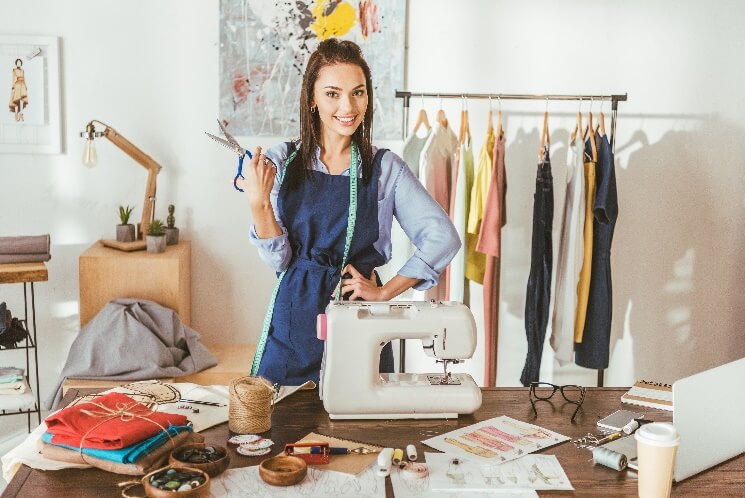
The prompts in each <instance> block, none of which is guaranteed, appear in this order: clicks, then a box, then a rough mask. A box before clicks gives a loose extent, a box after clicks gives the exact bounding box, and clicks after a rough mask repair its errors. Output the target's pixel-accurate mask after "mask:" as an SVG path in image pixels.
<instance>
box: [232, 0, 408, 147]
mask: <svg viewBox="0 0 745 498" xmlns="http://www.w3.org/2000/svg"><path fill="white" fill-rule="evenodd" d="M405 29H406V2H402V1H401V0H359V1H353V0H309V1H305V2H293V1H287V0H262V1H255V0H220V117H221V118H222V119H224V120H225V121H227V123H228V125H229V129H230V132H231V133H232V134H234V135H240V136H281V137H293V136H297V134H298V132H299V129H300V125H299V123H298V101H299V97H300V86H301V83H302V79H303V72H304V71H305V66H306V64H307V62H308V58H309V57H310V54H311V53H312V52H313V51H314V50H315V49H316V47H317V46H318V44H319V43H320V42H321V41H323V40H325V39H327V38H332V37H333V38H339V39H343V40H351V41H353V42H355V43H357V44H358V45H359V46H360V47H361V48H362V52H363V54H364V56H365V59H366V60H367V62H368V64H369V65H370V71H371V72H372V79H373V84H374V98H375V101H374V105H373V109H374V113H375V125H374V128H373V134H374V138H376V139H400V137H401V125H402V112H403V111H402V109H401V106H400V104H399V105H397V102H396V89H397V88H403V87H404V84H403V83H404V46H405Z"/></svg>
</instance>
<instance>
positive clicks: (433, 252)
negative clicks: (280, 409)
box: [238, 38, 460, 385]
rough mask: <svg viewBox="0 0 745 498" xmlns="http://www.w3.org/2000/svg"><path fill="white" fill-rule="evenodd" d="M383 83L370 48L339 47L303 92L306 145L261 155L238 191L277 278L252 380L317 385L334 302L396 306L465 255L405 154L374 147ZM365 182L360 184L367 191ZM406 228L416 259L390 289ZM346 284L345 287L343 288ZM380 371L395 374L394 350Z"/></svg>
mask: <svg viewBox="0 0 745 498" xmlns="http://www.w3.org/2000/svg"><path fill="white" fill-rule="evenodd" d="M372 102H373V84H372V79H371V76H370V68H369V67H368V65H367V62H366V61H365V59H364V58H363V57H362V51H361V50H360V48H359V47H358V46H357V45H356V44H354V43H353V42H350V41H340V40H337V39H333V38H332V39H329V40H325V41H323V42H321V43H320V44H319V45H318V49H317V50H316V51H315V52H314V53H313V54H312V55H311V57H310V60H309V61H308V65H307V67H306V70H305V74H304V75H303V83H302V89H301V93H300V140H296V141H293V142H286V143H283V144H280V145H278V146H276V147H273V148H272V149H270V150H269V151H267V152H266V155H265V154H263V153H262V151H261V148H257V149H256V151H255V153H254V156H253V160H252V161H251V163H250V165H249V167H248V171H245V172H244V174H245V180H238V185H239V186H240V187H241V188H243V190H244V192H245V195H246V196H247V198H248V201H249V205H250V207H251V212H252V214H253V220H254V226H253V227H251V232H250V240H251V243H252V244H253V245H255V246H256V247H257V248H258V249H259V254H260V256H261V258H262V259H263V260H264V261H265V262H266V263H267V264H268V265H269V266H270V267H271V268H272V269H274V270H275V271H277V272H278V273H279V278H278V281H277V285H276V286H275V289H274V292H273V294H272V296H271V299H270V304H269V309H268V310H267V314H266V316H265V318H264V324H263V328H262V334H261V337H260V338H259V342H258V344H257V347H256V355H255V357H254V361H253V365H252V368H251V373H252V374H253V375H257V374H258V375H262V376H264V377H266V378H268V379H269V380H271V381H272V382H275V383H279V384H283V385H300V384H303V383H304V382H305V381H307V380H313V381H315V382H318V380H319V371H320V368H321V359H322V356H323V341H321V340H319V339H318V338H317V337H316V317H317V315H319V314H321V313H323V312H324V310H325V308H326V306H327V305H328V303H329V300H330V299H331V297H332V294H333V295H334V296H335V297H336V298H337V299H339V298H342V296H343V297H344V298H346V299H349V300H357V299H360V300H366V301H388V300H390V299H393V298H394V297H396V296H398V295H399V294H401V293H402V292H404V291H406V290H407V289H409V288H411V287H415V288H417V289H427V288H430V287H432V286H433V285H435V284H436V283H437V280H438V278H439V275H440V273H441V272H442V270H443V269H444V268H445V267H446V266H447V264H448V263H449V262H450V260H451V259H452V258H453V256H454V255H455V253H456V252H457V251H458V249H459V247H460V239H459V238H458V234H457V233H456V232H455V228H454V227H453V224H452V223H451V222H450V218H448V216H447V214H446V213H445V212H444V211H443V210H442V208H441V207H440V205H439V204H438V203H437V202H436V201H435V200H434V199H433V198H432V197H431V196H430V195H429V194H428V193H427V191H426V190H425V189H424V187H423V186H422V184H421V183H419V181H418V180H417V178H416V177H415V176H414V175H413V174H412V173H411V170H410V169H409V167H408V166H407V165H406V163H404V161H403V160H402V159H401V158H400V157H398V156H397V155H396V154H393V153H392V152H389V151H387V150H385V149H377V148H374V147H373V145H372V126H373V113H372V107H373V106H372ZM358 180H359V181H358ZM394 216H395V217H396V219H397V220H398V222H399V224H400V225H401V226H402V227H403V229H404V231H405V232H406V233H407V234H408V235H409V237H411V239H412V241H413V243H414V246H415V247H416V248H417V250H416V252H415V253H414V255H413V256H412V257H411V258H410V259H409V261H407V262H406V264H405V265H404V266H403V267H402V268H401V269H400V270H399V271H398V274H397V275H396V276H395V277H393V278H392V279H391V280H390V281H388V282H386V284H385V285H383V284H382V282H381V281H380V279H379V277H378V275H377V273H376V272H375V268H378V267H380V266H382V265H384V264H385V263H387V262H388V261H389V260H390V258H391V227H392V222H393V217H394ZM342 278H343V279H342ZM380 371H381V372H393V351H392V349H391V346H390V344H387V345H385V347H383V350H382V352H381V355H380Z"/></svg>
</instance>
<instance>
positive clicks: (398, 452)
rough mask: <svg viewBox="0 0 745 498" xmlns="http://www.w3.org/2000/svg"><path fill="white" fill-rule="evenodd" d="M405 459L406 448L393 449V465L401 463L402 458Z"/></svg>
mask: <svg viewBox="0 0 745 498" xmlns="http://www.w3.org/2000/svg"><path fill="white" fill-rule="evenodd" d="M403 459H404V450H402V449H401V448H396V449H395V450H393V460H392V463H393V465H401V460H403Z"/></svg>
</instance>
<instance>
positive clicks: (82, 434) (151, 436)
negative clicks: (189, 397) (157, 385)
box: [40, 392, 203, 475]
mask: <svg viewBox="0 0 745 498" xmlns="http://www.w3.org/2000/svg"><path fill="white" fill-rule="evenodd" d="M45 423H46V425H47V432H45V433H44V434H43V435H42V438H41V441H40V445H41V448H40V449H41V453H42V455H43V456H44V457H45V458H49V459H51V460H58V461H62V462H72V463H86V464H89V465H92V466H94V467H98V468H101V469H103V470H107V471H109V472H115V473H117V474H128V475H143V474H146V473H148V472H149V471H151V470H153V469H156V468H158V467H160V466H162V465H163V464H164V463H165V462H166V460H167V459H168V455H169V454H170V452H171V451H172V450H173V449H174V448H177V447H178V446H181V445H182V444H184V443H187V442H189V443H191V442H201V440H203V438H202V437H201V436H200V435H198V434H194V433H193V432H192V428H191V426H190V425H188V420H187V419H186V417H185V416H183V415H178V414H172V413H164V412H158V411H153V410H152V409H151V408H148V407H147V406H146V405H144V404H142V403H140V402H138V401H136V400H134V399H132V398H130V397H129V396H127V395H125V394H121V393H116V392H112V393H109V394H106V395H104V396H99V397H97V398H94V399H92V400H91V401H86V402H81V403H79V404H77V405H74V406H70V407H68V408H64V409H62V410H60V411H58V412H57V413H55V414H53V415H50V416H49V417H47V419H46V420H45Z"/></svg>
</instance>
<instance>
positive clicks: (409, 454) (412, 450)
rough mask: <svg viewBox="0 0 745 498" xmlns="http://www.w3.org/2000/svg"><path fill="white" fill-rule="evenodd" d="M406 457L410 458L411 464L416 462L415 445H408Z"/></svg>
mask: <svg viewBox="0 0 745 498" xmlns="http://www.w3.org/2000/svg"><path fill="white" fill-rule="evenodd" d="M406 456H407V457H408V459H409V461H410V462H416V459H417V454H416V446H414V445H413V444H410V445H408V446H407V447H406Z"/></svg>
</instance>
